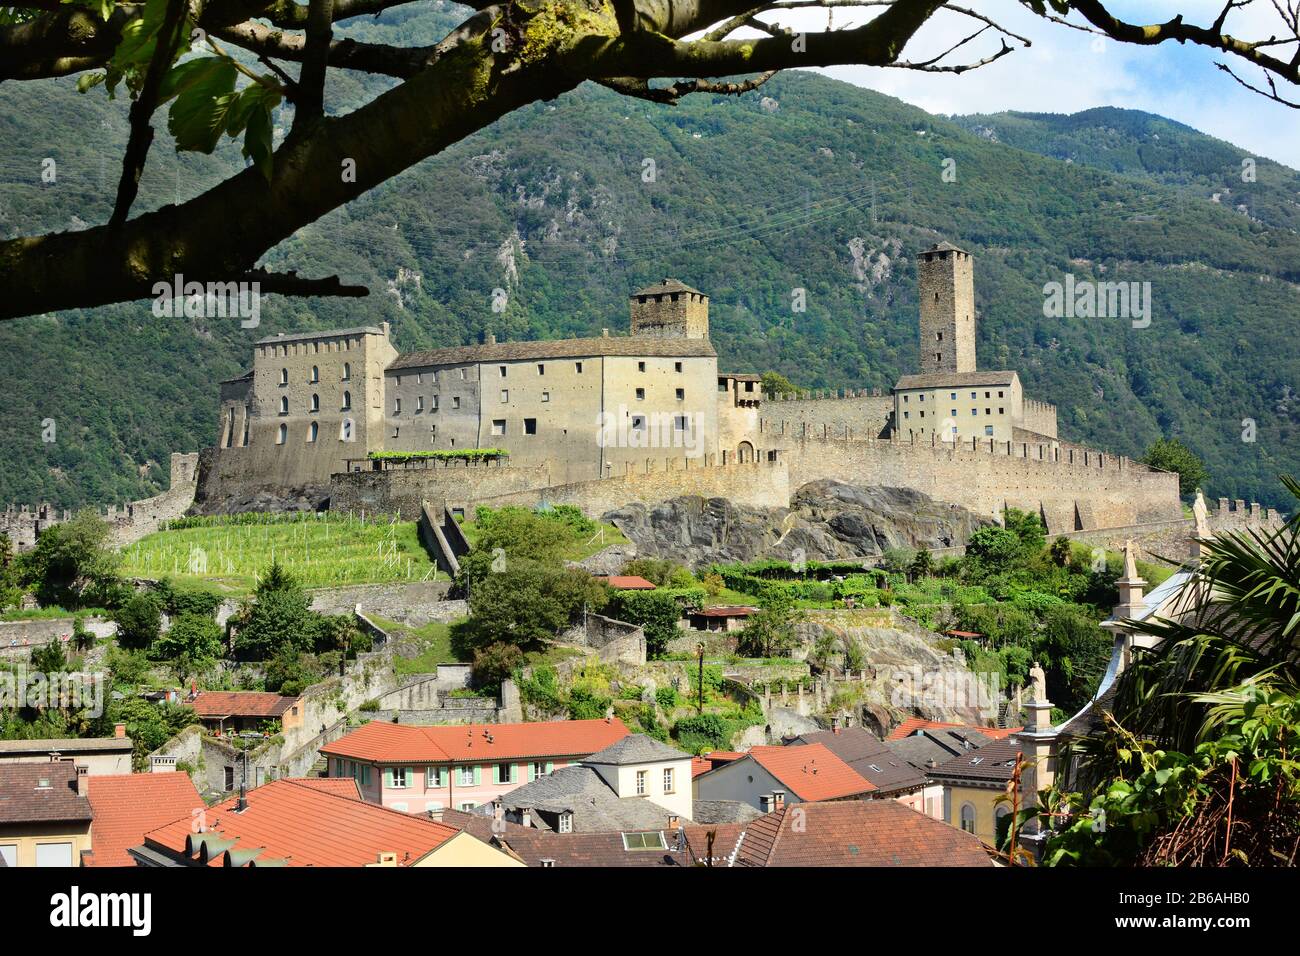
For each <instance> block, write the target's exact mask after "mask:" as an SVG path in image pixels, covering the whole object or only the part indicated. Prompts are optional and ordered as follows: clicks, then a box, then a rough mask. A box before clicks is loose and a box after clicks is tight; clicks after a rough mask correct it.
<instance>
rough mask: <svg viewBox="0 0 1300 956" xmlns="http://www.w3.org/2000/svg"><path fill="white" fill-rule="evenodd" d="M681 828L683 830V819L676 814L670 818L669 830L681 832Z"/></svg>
mask: <svg viewBox="0 0 1300 956" xmlns="http://www.w3.org/2000/svg"><path fill="white" fill-rule="evenodd" d="M681 828H682V818H681V817H679V816H677V815H676V814H674V815H672V816H670V817H669V818H668V829H670V830H680V829H681Z"/></svg>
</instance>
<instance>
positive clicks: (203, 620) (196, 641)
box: [153, 614, 222, 673]
mask: <svg viewBox="0 0 1300 956" xmlns="http://www.w3.org/2000/svg"><path fill="white" fill-rule="evenodd" d="M221 639H222V633H221V626H220V625H219V624H217V622H216V621H214V620H213V619H212V618H210V617H204V616H203V615H201V614H182V615H181V616H180V617H178V618H176V620H174V621H172V626H171V627H169V628H168V629H167V633H165V634H163V635H162V636H161V637H159V638H158V640H157V641H155V642H154V646H153V651H154V654H155V656H157V657H158V658H159V659H160V660H164V661H175V662H176V663H177V666H178V667H182V668H184V670H185V671H186V672H187V673H195V672H201V671H204V670H207V669H208V668H209V667H211V666H212V665H213V664H214V663H215V662H216V660H217V658H219V657H220V656H221V652H222V640H221Z"/></svg>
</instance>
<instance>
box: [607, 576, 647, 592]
mask: <svg viewBox="0 0 1300 956" xmlns="http://www.w3.org/2000/svg"><path fill="white" fill-rule="evenodd" d="M600 580H602V581H604V582H605V583H606V584H608V585H609V586H610V587H612V588H614V589H615V590H618V591H653V590H654V589H655V585H654V582H652V581H647V580H646V579H645V578H643V577H641V576H640V575H636V574H611V575H609V576H608V577H602V578H601V579H600Z"/></svg>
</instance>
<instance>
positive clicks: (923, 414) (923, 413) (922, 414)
mask: <svg viewBox="0 0 1300 956" xmlns="http://www.w3.org/2000/svg"><path fill="white" fill-rule="evenodd" d="M921 417H922V418H924V417H925V412H924V411H922V412H921ZM924 430H925V429H922V431H924Z"/></svg>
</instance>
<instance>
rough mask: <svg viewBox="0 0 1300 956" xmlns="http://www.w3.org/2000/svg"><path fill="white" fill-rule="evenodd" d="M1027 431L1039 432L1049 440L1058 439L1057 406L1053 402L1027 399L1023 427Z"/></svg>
mask: <svg viewBox="0 0 1300 956" xmlns="http://www.w3.org/2000/svg"><path fill="white" fill-rule="evenodd" d="M1021 427H1023V428H1024V429H1025V430H1026V431H1031V432H1037V433H1038V434H1039V435H1046V436H1047V437H1048V438H1056V437H1058V435H1059V433H1058V432H1057V430H1056V406H1055V405H1053V404H1052V403H1051V402H1038V401H1035V400H1034V399H1032V398H1026V399H1025V414H1024V420H1023V422H1022V426H1021Z"/></svg>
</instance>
